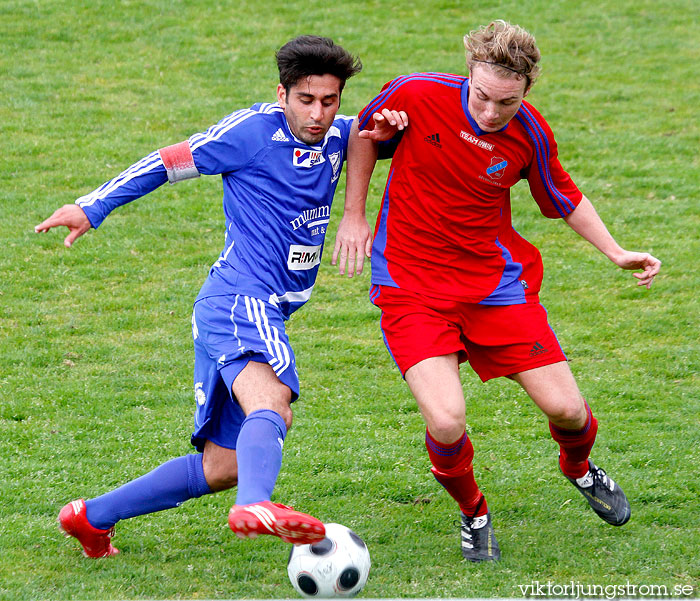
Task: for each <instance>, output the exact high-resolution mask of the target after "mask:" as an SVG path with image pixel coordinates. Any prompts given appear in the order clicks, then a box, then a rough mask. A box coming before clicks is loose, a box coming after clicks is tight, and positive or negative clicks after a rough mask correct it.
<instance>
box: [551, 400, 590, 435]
mask: <svg viewBox="0 0 700 601" xmlns="http://www.w3.org/2000/svg"><path fill="white" fill-rule="evenodd" d="M548 417H549V421H551V422H552V423H553V424H554V425H555V426H558V427H560V428H565V429H567V430H579V429H580V428H583V427H584V426H585V425H586V420H587V419H588V413H587V411H586V407H585V405H583V404H582V403H579V402H578V401H572V402H568V403H566V402H565V403H562V404H560V405H559V406H558V407H556V409H555V410H553V411H551V412H550V413H549V415H548Z"/></svg>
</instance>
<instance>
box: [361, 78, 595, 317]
mask: <svg viewBox="0 0 700 601" xmlns="http://www.w3.org/2000/svg"><path fill="white" fill-rule="evenodd" d="M468 94H469V79H468V78H466V77H463V76H459V75H450V74H445V73H414V74H413V75H408V76H404V77H399V78H397V79H395V80H393V81H391V82H389V83H387V84H386V85H385V86H384V88H383V89H382V92H381V93H380V94H379V95H378V96H377V97H376V98H375V99H374V100H373V101H372V102H370V103H369V104H368V105H367V106H366V107H365V108H364V109H363V110H362V112H361V113H360V115H359V126H360V129H364V128H365V127H367V126H368V125H369V126H370V127H372V124H373V121H372V119H371V117H372V114H373V113H374V112H376V111H381V110H382V109H384V108H388V109H395V110H403V111H406V113H407V114H408V118H409V126H408V128H407V129H406V130H405V132H404V133H403V137H402V138H401V141H400V142H399V144H398V146H397V149H396V151H395V153H394V157H393V160H392V163H391V169H390V173H389V178H388V180H387V184H386V188H385V191H384V198H383V202H382V208H381V211H380V213H379V215H378V217H377V224H376V229H375V238H374V244H373V247H372V282H373V283H374V284H382V285H388V286H395V287H398V288H405V289H407V290H411V291H414V292H419V293H421V294H425V295H427V296H435V297H439V298H448V299H457V300H462V301H465V302H474V303H483V304H491V305H510V304H519V303H525V302H538V300H539V299H538V293H539V290H540V286H541V283H542V259H541V257H540V253H539V251H538V250H537V249H536V248H535V247H534V246H533V245H532V244H530V243H529V242H527V241H526V240H525V239H524V238H522V237H521V236H520V235H519V234H518V233H517V232H516V231H515V230H514V229H513V226H512V224H511V215H510V188H511V187H512V186H514V185H515V184H516V183H517V182H518V181H519V180H521V179H523V178H526V179H527V180H528V183H529V185H530V190H531V192H532V195H533V197H534V198H535V200H536V201H537V204H538V205H539V207H540V210H541V212H542V213H543V214H544V215H545V216H547V217H550V218H557V217H564V216H566V215H568V214H569V213H571V212H572V211H573V210H574V209H575V208H576V206H577V204H578V203H579V202H580V200H581V198H582V195H581V192H580V191H579V189H578V188H577V187H576V185H575V184H574V182H573V181H572V180H571V178H570V177H569V175H568V173H566V171H564V169H563V168H562V166H561V164H560V163H559V160H558V158H557V145H556V142H555V141H554V136H553V134H552V130H551V129H550V127H549V125H547V122H546V121H545V120H544V119H543V118H542V116H541V115H540V114H539V113H538V112H537V111H536V110H535V109H534V108H533V107H532V105H530V104H528V103H527V102H523V104H522V106H521V108H520V110H519V111H518V112H517V114H516V115H515V117H514V118H513V119H512V120H511V121H510V122H509V123H508V125H507V126H506V127H505V128H503V129H502V130H500V131H498V132H493V133H486V132H483V131H482V130H481V129H480V128H479V126H478V125H477V124H476V122H475V121H474V120H473V119H472V117H471V116H470V115H469V111H468V110H467V99H468Z"/></svg>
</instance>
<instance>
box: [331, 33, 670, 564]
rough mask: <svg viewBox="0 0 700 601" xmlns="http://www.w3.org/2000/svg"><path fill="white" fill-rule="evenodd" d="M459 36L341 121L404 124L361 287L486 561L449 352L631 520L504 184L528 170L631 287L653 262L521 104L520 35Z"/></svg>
mask: <svg viewBox="0 0 700 601" xmlns="http://www.w3.org/2000/svg"><path fill="white" fill-rule="evenodd" d="M464 42H465V47H466V50H467V66H468V68H469V72H470V77H469V78H466V77H462V76H458V75H450V74H444V73H415V74H413V75H408V76H405V77H399V78H397V79H394V80H393V81H391V82H389V83H388V84H386V85H385V86H384V88H383V89H382V91H381V93H380V94H379V95H378V96H377V97H376V98H375V99H374V100H372V102H370V103H369V104H368V105H367V107H366V108H365V109H364V110H363V111H362V112H361V113H360V115H359V116H358V119H357V121H356V123H355V128H356V129H358V130H360V132H361V133H359V134H358V135H359V136H360V137H361V138H364V137H366V136H368V135H369V130H371V129H372V128H373V127H374V124H375V123H376V122H380V121H381V119H382V115H384V116H386V118H387V120H388V121H389V123H390V124H391V125H395V127H396V128H397V129H400V130H402V131H401V132H400V135H399V138H398V139H399V141H398V144H397V147H396V150H395V154H394V156H393V160H392V164H391V169H390V172H389V177H388V180H387V184H386V188H385V192H384V197H383V202H382V207H381V211H380V213H379V215H378V218H377V223H376V229H375V234H374V241H373V244H372V247H371V257H372V289H371V293H370V297H371V299H372V302H373V303H374V304H375V305H377V306H378V307H379V308H380V309H381V311H382V317H381V327H382V331H383V334H384V338H385V341H386V345H387V348H388V349H389V352H390V353H391V355H392V357H393V358H394V360H395V361H396V364H397V365H398V367H399V369H400V370H401V373H402V375H403V376H404V378H405V379H406V382H407V383H408V386H409V388H410V389H411V392H412V393H413V395H414V397H415V398H416V401H417V402H418V406H419V408H420V410H421V413H422V415H423V418H424V420H425V423H426V426H427V429H426V447H427V450H428V455H429V457H430V460H431V462H432V465H433V467H432V472H433V474H434V476H435V478H436V479H437V480H438V482H440V484H442V485H443V486H444V487H445V489H446V490H447V492H448V493H449V494H450V495H451V496H452V497H453V498H454V499H455V500H456V501H457V503H458V505H459V508H460V513H461V539H462V542H461V546H462V554H463V555H464V557H465V558H466V559H468V560H471V561H487V560H495V559H498V558H499V557H500V550H499V547H498V543H497V542H496V538H495V536H494V531H493V526H492V523H491V515H490V512H489V510H488V506H487V503H486V500H485V498H484V495H483V494H482V493H481V491H480V490H479V487H478V486H477V484H476V481H475V479H474V475H473V466H472V460H473V456H474V450H473V447H472V444H471V442H470V440H469V437H468V436H467V434H466V417H465V403H464V395H463V391H462V385H461V382H460V377H459V364H460V363H461V362H463V361H469V363H470V365H471V366H472V368H473V369H474V370H475V371H476V372H477V374H479V376H480V377H481V379H482V380H484V381H485V380H489V379H491V378H496V377H499V376H506V377H508V378H511V379H513V380H515V381H516V382H518V383H519V384H520V385H521V386H522V387H523V388H524V390H525V391H526V392H527V394H528V395H529V396H530V397H531V398H532V400H533V401H534V402H535V403H536V405H537V406H538V407H539V408H540V409H541V410H542V412H543V413H544V414H545V415H546V416H547V418H548V420H549V427H550V431H551V434H552V437H553V438H554V440H555V441H556V442H557V443H558V444H559V447H560V453H559V466H560V469H561V471H562V472H563V474H564V475H565V476H566V477H567V478H568V479H569V480H570V481H571V482H572V484H573V485H574V486H576V488H577V489H578V490H579V491H580V492H581V493H582V494H583V495H584V497H585V498H586V499H587V500H588V502H589V503H590V505H591V507H592V508H593V509H594V510H595V511H596V513H597V514H598V515H599V516H600V517H601V518H602V519H603V520H605V521H606V522H608V523H610V524H613V525H617V526H620V525H622V524H624V523H625V522H627V520H628V519H629V517H630V506H629V502H628V501H627V498H626V497H625V494H624V493H623V492H622V490H621V489H620V487H619V486H618V485H617V484H616V483H615V482H614V481H613V480H612V479H611V478H610V477H609V476H607V475H606V473H605V471H604V470H602V469H600V468H599V467H597V466H596V465H595V464H594V463H593V461H592V460H591V459H590V458H589V455H590V451H591V448H592V446H593V443H594V441H595V437H596V432H597V429H598V422H597V420H596V418H595V417H594V416H593V414H592V412H591V409H590V407H589V405H588V404H587V403H586V401H585V400H584V398H583V396H582V395H581V393H580V391H579V389H578V387H577V385H576V382H575V380H574V377H573V375H572V373H571V371H570V369H569V366H568V364H567V362H566V357H565V356H564V353H563V352H562V350H561V347H560V346H559V343H558V342H557V339H556V337H555V335H554V333H553V331H552V329H551V327H550V326H549V324H548V322H547V314H546V312H545V310H544V308H543V307H542V305H540V303H539V297H538V293H539V290H540V284H541V281H542V261H541V258H540V254H539V252H538V250H537V249H536V248H535V247H534V246H533V245H532V244H530V243H529V242H527V241H526V240H525V239H524V238H522V237H521V236H520V235H519V234H518V233H517V232H516V231H515V230H514V229H513V226H512V224H511V216H510V188H511V187H512V186H513V185H515V184H516V183H517V182H518V181H519V180H521V179H527V181H528V184H529V186H530V190H531V193H532V196H533V197H534V199H535V201H536V202H537V204H538V205H539V208H540V210H541V212H542V213H543V214H544V215H545V216H546V217H550V218H563V219H564V220H565V221H566V223H567V224H568V225H569V226H570V227H571V228H572V229H573V230H574V231H576V232H577V233H578V234H580V235H581V236H582V237H583V238H585V239H586V240H588V241H589V242H590V243H591V244H593V246H595V247H596V248H598V249H599V250H600V251H601V252H603V253H604V254H605V255H606V256H607V257H608V258H609V259H610V260H611V261H612V262H613V263H615V264H616V265H618V266H619V267H621V268H623V269H633V270H634V269H638V270H641V272H639V273H635V274H634V275H635V277H637V278H638V280H639V284H640V285H645V286H647V288H648V287H649V286H650V285H651V283H652V280H653V278H654V276H655V275H656V274H657V273H658V272H659V268H660V265H661V263H660V261H659V260H658V259H656V258H654V257H652V256H651V255H649V254H647V253H638V252H630V251H626V250H624V249H623V248H621V247H620V246H619V245H618V244H617V243H616V242H615V240H614V239H613V238H612V236H611V235H610V234H609V233H608V231H607V229H606V228H605V226H604V224H603V223H602V221H601V219H600V218H599V217H598V215H597V213H596V211H595V209H594V208H593V205H592V204H591V203H590V201H589V200H588V199H587V198H586V197H585V196H583V194H582V193H581V192H580V191H579V189H578V188H577V187H576V185H575V184H574V182H573V181H572V180H571V178H570V177H569V175H568V174H567V173H566V171H564V169H563V168H562V166H561V164H560V163H559V160H558V158H557V145H556V142H555V140H554V136H553V134H552V131H551V129H550V127H549V125H548V124H547V122H546V121H545V120H544V119H543V117H542V116H541V115H540V114H539V113H538V112H537V110H536V109H535V108H534V107H533V106H532V105H530V104H529V103H527V102H525V101H524V98H525V96H527V94H528V92H529V91H530V89H531V87H532V85H533V83H534V82H535V79H536V78H537V75H538V72H539V67H538V66H537V63H538V61H539V59H540V53H539V50H538V49H537V46H536V44H535V40H534V38H533V37H532V36H531V35H530V34H529V33H528V32H526V31H525V30H523V29H522V28H520V27H518V26H514V25H511V24H509V23H506V22H504V21H495V22H493V23H491V24H490V25H488V26H486V27H482V28H481V29H479V30H477V31H473V32H471V34H469V35H468V36H466V37H465V40H464ZM389 109H391V111H390V110H389ZM397 115H399V118H398V119H397ZM373 117H374V119H373ZM409 121H410V124H409ZM365 149H366V153H365V159H366V160H365V161H364V163H363V164H357V163H356V165H355V167H354V168H353V169H352V170H349V171H348V189H347V199H346V206H345V214H344V216H343V220H342V221H341V224H340V226H339V229H338V236H337V240H336V248H335V251H334V256H333V262H334V263H335V262H336V261H337V259H338V257H339V258H340V272H341V273H343V272H344V271H345V266H346V264H347V262H348V261H349V268H348V274H349V275H352V274H353V272H354V271H355V270H357V271H358V272H360V271H361V270H362V265H363V261H364V255H365V254H367V255H368V256H369V254H370V252H369V248H368V240H369V238H370V235H369V226H368V225H367V222H366V219H365V218H364V206H365V197H366V191H367V185H368V182H369V177H370V175H371V171H372V168H373V166H374V161H375V160H376V147H375V145H374V144H373V143H371V142H369V141H368V142H367V143H366V145H365Z"/></svg>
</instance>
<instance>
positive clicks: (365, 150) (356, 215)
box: [331, 109, 408, 278]
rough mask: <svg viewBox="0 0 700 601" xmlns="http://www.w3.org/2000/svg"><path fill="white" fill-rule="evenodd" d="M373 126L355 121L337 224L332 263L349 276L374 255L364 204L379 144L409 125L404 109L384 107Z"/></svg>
mask: <svg viewBox="0 0 700 601" xmlns="http://www.w3.org/2000/svg"><path fill="white" fill-rule="evenodd" d="M372 118H373V120H374V128H373V129H372V130H363V131H359V127H358V123H357V119H355V121H354V122H353V124H352V130H351V132H350V139H349V141H348V166H347V178H346V179H347V184H346V186H345V208H344V210H343V218H342V219H341V221H340V223H339V224H338V232H337V233H336V236H335V247H334V248H333V258H332V259H331V265H338V273H340V275H344V274H345V271H346V268H347V274H348V277H350V278H351V277H353V275H355V274H356V273H357V274H361V273H362V270H363V269H364V264H365V257H367V258H369V257H370V256H371V254H372V230H371V229H370V227H369V223H367V217H366V216H365V206H366V203H367V191H368V189H369V181H370V179H371V177H372V171H373V170H374V165H375V163H376V162H377V154H378V151H377V144H378V143H379V142H384V141H386V140H391V139H392V138H393V137H394V136H395V135H396V134H397V133H398V132H399V131H401V130H403V129H405V128H406V127H408V117H407V116H406V113H405V112H404V111H395V110H389V109H384V110H382V112H381V113H374V115H372Z"/></svg>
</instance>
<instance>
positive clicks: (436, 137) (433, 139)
mask: <svg viewBox="0 0 700 601" xmlns="http://www.w3.org/2000/svg"><path fill="white" fill-rule="evenodd" d="M425 141H426V142H427V143H428V144H432V145H433V146H437V147H438V148H442V144H440V134H433V135H432V136H425Z"/></svg>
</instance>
